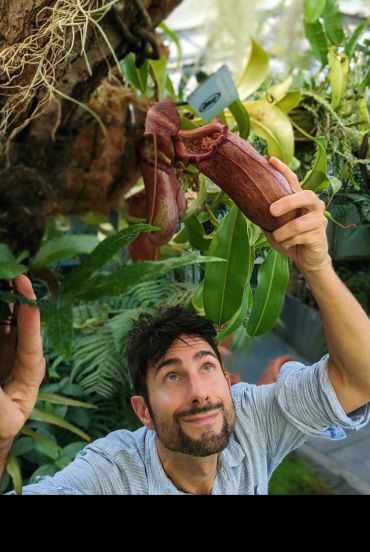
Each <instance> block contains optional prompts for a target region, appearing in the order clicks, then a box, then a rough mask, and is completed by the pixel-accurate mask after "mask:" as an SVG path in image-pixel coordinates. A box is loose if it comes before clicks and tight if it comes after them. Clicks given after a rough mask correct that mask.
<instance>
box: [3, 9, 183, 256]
mask: <svg viewBox="0 0 370 552" xmlns="http://www.w3.org/2000/svg"><path fill="white" fill-rule="evenodd" d="M180 2H181V0H141V4H142V5H143V6H144V7H145V8H146V10H147V13H148V14H149V16H150V22H148V21H146V20H145V19H144V18H143V14H142V13H141V12H140V10H138V9H137V0H136V1H135V2H134V0H130V1H127V0H126V1H124V0H119V1H118V2H117V4H116V5H115V9H116V14H117V13H118V14H119V15H120V16H121V20H122V21H123V22H124V23H125V25H126V27H127V28H128V29H129V31H130V34H131V35H134V36H135V37H136V39H137V42H136V43H131V42H130V41H129V40H128V39H127V36H124V34H123V33H122V29H121V27H120V25H118V24H117V21H116V19H117V18H116V17H115V18H114V17H113V14H112V12H108V14H107V15H106V16H105V17H104V19H103V20H102V21H100V22H99V24H100V25H101V27H102V29H103V31H104V33H105V35H106V37H107V38H108V40H109V43H110V45H111V47H112V48H113V50H114V51H115V54H116V56H117V58H118V59H122V58H123V57H124V56H125V55H126V54H127V53H128V52H129V51H132V50H133V49H135V47H140V36H139V34H138V33H139V32H140V29H143V28H144V30H145V32H146V31H153V30H154V29H155V27H156V26H157V25H158V23H160V22H161V21H162V20H163V19H164V18H165V17H166V16H167V15H168V14H169V13H170V11H171V10H172V9H173V8H174V7H175V6H176V5H178V4H179V3H180ZM81 3H82V4H83V5H87V6H89V7H96V6H97V7H99V6H102V5H103V4H106V3H108V0H95V1H91V2H86V1H85V2H81ZM62 4H65V3H64V2H62V1H61V0H53V1H51V0H0V59H1V57H2V54H4V52H7V51H8V50H7V48H9V47H12V46H14V45H18V44H22V43H24V41H26V40H27V39H28V38H29V37H30V36H32V33H35V32H36V31H37V29H38V28H39V25H40V24H41V25H42V22H43V21H44V19H43V18H46V17H49V14H50V13H51V12H50V8H55V6H56V5H57V6H58V5H62ZM149 23H150V24H149ZM93 27H94V26H93V25H89V28H88V32H87V39H86V45H85V51H86V57H87V59H88V62H89V65H90V67H91V72H89V70H88V67H87V64H86V60H85V58H84V57H83V56H81V40H80V35H79V34H78V33H77V34H78V36H77V37H76V39H75V42H74V44H73V48H72V50H71V53H70V55H69V57H68V58H66V59H65V60H64V61H62V62H61V63H59V64H58V66H57V67H56V69H55V71H56V73H55V76H56V82H55V88H56V89H57V90H58V91H60V92H61V93H62V94H63V95H64V96H68V97H70V98H73V99H75V100H77V101H78V102H81V103H84V104H87V105H88V106H89V107H90V109H92V110H93V111H94V112H95V113H96V114H97V115H98V117H99V118H100V120H101V122H102V123H103V125H104V126H105V129H106V135H104V133H103V132H102V130H101V128H100V126H99V124H98V122H97V121H96V120H95V119H94V118H93V117H92V116H91V115H90V114H89V113H88V112H87V111H86V110H84V109H82V108H81V107H79V105H78V104H77V103H76V102H72V101H70V100H67V99H64V96H63V97H61V96H60V95H59V94H58V93H57V94H54V95H53V99H52V100H51V101H48V102H47V103H46V104H45V105H44V106H43V107H42V110H41V112H39V113H38V109H39V108H40V106H42V104H43V102H45V98H46V95H47V90H46V88H45V87H44V88H43V87H39V88H38V89H37V90H35V91H34V94H33V97H32V101H30V102H28V103H27V102H24V103H23V104H22V105H21V106H20V108H19V109H17V110H16V113H15V115H14V116H13V118H12V119H11V120H10V122H9V125H8V128H7V129H6V133H4V134H3V136H2V139H1V146H2V147H1V152H0V228H1V230H2V234H1V238H0V241H5V242H7V243H8V244H9V245H10V246H11V247H12V248H13V250H14V251H15V252H17V251H20V250H23V249H28V250H29V251H30V252H31V254H32V253H34V252H35V251H36V250H37V249H38V246H39V243H40V239H41V237H42V235H43V232H44V228H45V223H46V220H47V218H48V217H49V216H51V215H54V214H69V213H85V212H104V213H107V212H109V211H110V210H112V209H118V208H119V206H120V204H121V202H122V198H123V195H124V193H125V192H126V191H127V190H128V189H129V188H130V186H132V184H133V183H135V182H136V180H137V179H138V177H139V176H140V172H139V165H138V160H137V153H136V152H137V144H138V142H139V140H140V138H141V136H142V130H143V123H144V120H145V115H146V111H147V109H148V107H149V102H148V101H144V100H139V99H137V98H136V96H135V94H134V92H133V91H132V90H130V89H129V88H128V87H125V86H124V84H123V82H122V80H121V82H120V77H119V74H118V71H116V72H115V70H114V67H115V63H114V60H113V56H112V54H111V51H110V49H109V48H108V46H107V44H106V42H105V41H104V39H103V36H102V34H101V33H100V31H99V32H98V31H97V30H96V28H95V31H94V28H93ZM142 36H143V35H141V38H142ZM144 36H145V35H144ZM65 38H66V45H68V46H71V45H72V42H71V37H70V36H67V35H66V37H65ZM45 44H46V42H44V43H43V44H42V46H44V45H45ZM141 45H142V46H143V43H141ZM147 46H148V45H147ZM3 57H4V56H3ZM5 57H6V56H5ZM110 69H111V71H110ZM112 69H113V70H112ZM36 70H37V67H36V66H35V65H32V64H26V65H25V66H24V67H23V70H22V71H21V72H20V73H19V74H17V75H16V76H15V77H14V79H13V81H12V86H14V88H13V89H11V88H8V89H7V91H6V95H5V93H4V92H3V91H4V88H2V84H4V82H5V80H6V75H5V74H4V72H2V64H1V62H0V110H1V109H2V108H4V107H6V106H7V105H9V103H8V102H11V101H12V99H14V94H15V93H16V91H17V87H25V89H26V90H27V89H28V90H29V88H30V86H31V85H32V82H34V81H33V79H34V77H35V71H36ZM108 72H110V73H109V76H108V77H107V75H108ZM0 113H4V109H2V111H0ZM35 114H37V116H36V117H35V118H32V117H33V115H35Z"/></svg>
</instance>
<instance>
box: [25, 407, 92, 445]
mask: <svg viewBox="0 0 370 552" xmlns="http://www.w3.org/2000/svg"><path fill="white" fill-rule="evenodd" d="M29 419H30V420H33V421H34V422H45V423H47V424H52V425H55V426H58V427H62V428H63V429H67V430H68V431H71V432H72V433H75V434H76V435H78V436H79V437H81V438H82V439H84V440H85V441H88V442H90V441H91V438H90V437H89V436H88V435H87V433H85V432H84V431H82V430H81V429H80V428H79V427H77V426H75V425H74V424H71V423H70V422H67V421H66V420H63V418H60V417H59V416H56V414H53V413H52V412H47V411H46V410H40V409H39V408H34V409H33V411H32V414H31V416H30V417H29Z"/></svg>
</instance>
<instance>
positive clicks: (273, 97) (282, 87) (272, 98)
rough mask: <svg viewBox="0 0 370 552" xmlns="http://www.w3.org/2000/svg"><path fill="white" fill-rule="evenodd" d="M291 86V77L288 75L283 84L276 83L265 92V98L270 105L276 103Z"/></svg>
mask: <svg viewBox="0 0 370 552" xmlns="http://www.w3.org/2000/svg"><path fill="white" fill-rule="evenodd" d="M292 84H293V77H292V76H291V75H289V77H288V78H286V79H285V80H284V81H283V82H278V83H276V84H274V85H272V86H270V88H269V89H268V90H267V93H266V97H267V99H268V101H269V102H270V103H275V104H276V103H277V102H279V101H280V100H282V99H283V98H284V97H285V96H286V95H287V93H288V91H289V88H290V87H291V86H292Z"/></svg>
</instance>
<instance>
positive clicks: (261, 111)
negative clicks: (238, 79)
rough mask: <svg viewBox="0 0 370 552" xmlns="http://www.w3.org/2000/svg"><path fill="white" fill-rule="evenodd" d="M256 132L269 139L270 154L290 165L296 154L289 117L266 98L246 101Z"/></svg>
mask: <svg viewBox="0 0 370 552" xmlns="http://www.w3.org/2000/svg"><path fill="white" fill-rule="evenodd" d="M244 105H245V107H246V109H247V111H248V113H249V117H250V121H251V126H252V129H253V131H254V132H255V134H257V136H260V137H261V138H263V139H264V140H266V141H267V147H268V152H269V155H274V156H275V157H278V158H279V159H281V160H282V161H284V163H286V164H287V165H289V163H290V162H291V160H292V159H293V155H294V133H293V127H292V124H291V122H290V121H289V118H288V117H287V116H286V115H285V113H283V112H282V111H280V109H278V108H277V107H275V106H274V105H271V104H270V103H269V102H268V101H266V100H257V101H254V102H245V104H244Z"/></svg>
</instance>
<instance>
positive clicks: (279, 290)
mask: <svg viewBox="0 0 370 552" xmlns="http://www.w3.org/2000/svg"><path fill="white" fill-rule="evenodd" d="M288 279H289V265H288V259H287V257H283V256H282V255H280V253H278V252H277V251H275V249H270V251H269V253H268V255H267V257H266V259H265V260H264V261H263V263H262V265H261V267H260V269H259V271H258V275H257V280H258V286H257V289H256V292H255V294H254V298H253V306H252V312H251V315H250V318H249V320H248V324H247V328H246V329H247V333H248V335H249V336H251V337H254V336H257V335H264V334H266V333H268V332H269V331H270V330H272V328H273V327H274V326H275V324H276V321H277V319H278V317H279V315H280V313H281V310H282V308H283V304H284V297H285V292H286V288H287V286H288Z"/></svg>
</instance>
